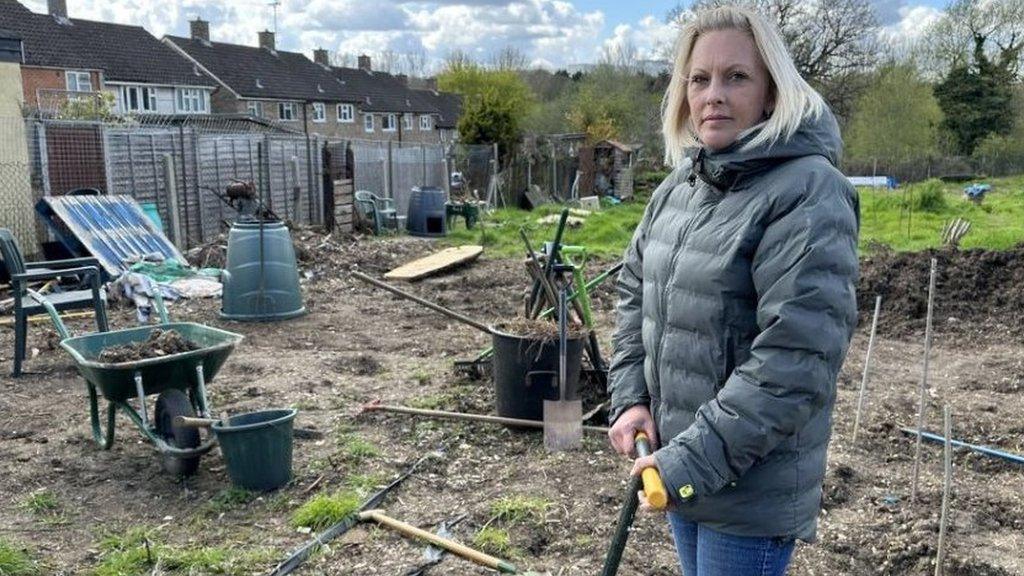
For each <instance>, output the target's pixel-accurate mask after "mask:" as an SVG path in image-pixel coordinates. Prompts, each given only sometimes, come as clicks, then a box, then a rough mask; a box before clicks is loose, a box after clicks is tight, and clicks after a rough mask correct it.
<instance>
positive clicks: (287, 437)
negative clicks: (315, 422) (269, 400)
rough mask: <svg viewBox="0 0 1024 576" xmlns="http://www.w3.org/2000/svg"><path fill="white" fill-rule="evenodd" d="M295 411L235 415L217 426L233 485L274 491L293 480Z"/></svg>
mask: <svg viewBox="0 0 1024 576" xmlns="http://www.w3.org/2000/svg"><path fill="white" fill-rule="evenodd" d="M295 414H296V411H295V410H293V409H282V410H263V411H260V412H250V413H248V414H239V415H238V416H232V417H230V418H228V419H227V420H221V421H220V422H217V423H215V424H214V425H213V431H214V433H215V434H216V435H217V442H218V443H219V444H220V452H221V454H223V455H224V461H225V463H226V464H227V469H228V476H229V477H231V483H232V484H234V485H236V486H238V487H240V488H245V489H246V490H260V491H265V490H274V489H275V488H280V487H281V486H284V485H285V484H287V483H288V481H289V480H291V479H292V423H293V421H294V420H295Z"/></svg>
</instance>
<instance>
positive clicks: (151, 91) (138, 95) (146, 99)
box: [118, 85, 157, 114]
mask: <svg viewBox="0 0 1024 576" xmlns="http://www.w3.org/2000/svg"><path fill="white" fill-rule="evenodd" d="M118 94H119V96H120V98H121V113H122V114H153V113H155V112H156V111H157V109H156V88H154V87H152V86H138V85H123V86H120V87H119V90H118ZM133 95H134V96H135V106H132V96H133Z"/></svg>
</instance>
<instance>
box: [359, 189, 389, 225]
mask: <svg viewBox="0 0 1024 576" xmlns="http://www.w3.org/2000/svg"><path fill="white" fill-rule="evenodd" d="M355 196H356V206H357V207H358V208H359V211H360V213H361V214H362V215H363V217H364V218H366V219H367V220H369V221H370V222H371V223H372V224H373V233H374V235H376V236H380V235H381V234H383V233H384V232H385V231H387V230H395V231H397V230H398V211H397V210H395V201H394V200H392V199H391V198H381V197H379V196H377V195H376V194H374V193H373V192H370V191H367V190H356V195H355Z"/></svg>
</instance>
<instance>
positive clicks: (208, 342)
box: [29, 290, 242, 476]
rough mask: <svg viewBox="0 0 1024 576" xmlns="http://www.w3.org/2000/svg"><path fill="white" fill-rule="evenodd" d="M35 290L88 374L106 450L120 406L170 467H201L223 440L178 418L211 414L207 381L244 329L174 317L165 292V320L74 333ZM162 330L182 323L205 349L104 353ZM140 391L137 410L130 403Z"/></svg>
mask: <svg viewBox="0 0 1024 576" xmlns="http://www.w3.org/2000/svg"><path fill="white" fill-rule="evenodd" d="M29 292H30V294H31V296H32V298H34V299H35V300H36V301H37V302H39V303H40V304H42V305H43V306H44V307H45V308H46V311H47V313H49V315H50V318H51V319H52V320H53V323H54V325H55V326H56V327H57V332H58V333H59V334H60V337H61V342H60V345H61V347H62V348H64V349H65V350H67V352H68V353H69V354H71V357H72V358H74V359H75V366H76V367H77V368H78V373H79V374H81V375H82V377H83V378H85V384H86V388H87V389H88V392H89V417H90V420H91V423H92V435H93V438H94V439H95V440H96V442H97V443H98V444H99V445H100V446H101V447H102V448H103V449H104V450H107V449H109V448H110V447H111V445H113V443H114V416H115V414H116V412H117V409H118V408H120V409H121V411H122V412H124V413H125V414H126V415H127V416H128V418H129V419H130V420H131V421H132V422H134V423H135V425H136V426H138V428H139V430H141V431H142V435H143V436H145V437H146V438H147V439H148V440H149V441H150V442H152V443H153V445H154V446H155V447H156V449H157V451H158V452H159V453H160V457H161V464H162V465H163V467H164V469H165V470H166V471H167V472H169V473H171V474H175V475H178V476H190V475H192V474H195V472H196V469H197V468H198V467H199V459H200V457H201V456H202V455H203V454H205V453H206V452H209V451H210V449H211V448H213V446H214V445H215V444H216V441H215V439H214V437H213V436H212V435H210V436H208V438H207V440H206V441H205V442H201V441H200V435H199V430H197V429H195V428H186V427H183V426H179V425H177V424H176V423H175V419H176V418H177V417H178V416H188V417H192V416H200V417H203V418H209V417H210V406H209V403H208V402H207V400H206V385H207V383H208V382H210V381H211V380H212V379H213V377H214V376H215V375H216V374H217V371H218V370H220V368H221V366H223V365H224V361H225V360H227V358H228V356H229V355H230V354H231V352H232V350H234V348H235V346H236V345H237V344H238V343H239V342H241V341H242V335H241V334H235V333H233V332H228V331H226V330H220V329H218V328H212V327H210V326H205V325H202V324H196V323H192V322H170V321H169V320H168V319H167V309H166V307H165V306H164V303H163V299H162V298H160V297H159V295H158V296H157V297H156V298H155V300H156V308H157V312H158V313H159V315H160V324H157V325H153V326H141V327H138V328H127V329H124V330H113V331H110V332H97V333H95V334H88V335H85V336H75V337H72V336H71V334H70V333H69V332H68V329H67V327H66V326H64V322H63V321H62V320H61V318H60V316H59V315H58V314H57V310H56V309H55V308H54V307H53V305H52V304H50V303H49V302H48V301H47V300H46V298H45V297H44V296H42V295H40V294H38V293H36V292H34V291H32V290H30V291H29ZM157 329H160V330H175V331H177V332H178V333H179V334H181V335H182V336H183V337H184V338H186V339H187V340H190V341H192V342H194V343H196V344H197V345H198V346H199V349H198V350H192V351H188V352H179V353H175V354H168V355H167V356H162V357H159V358H146V359H143V360H135V361H131V362H118V363H108V362H102V361H100V360H99V356H100V352H102V351H103V350H104V349H105V348H109V347H111V346H121V345H125V344H133V343H139V342H145V341H146V340H147V339H148V338H149V335H150V333H152V332H153V331H154V330H157ZM97 390H98V391H99V392H98V393H97ZM100 394H102V395H103V398H104V399H105V400H106V401H107V404H108V408H107V423H106V431H104V430H103V428H102V426H101V424H100V409H99V395H100ZM153 394H158V395H159V396H158V397H157V400H156V406H155V409H154V412H153V418H150V417H149V412H148V411H147V410H146V396H150V395H153ZM133 398H134V399H135V403H136V404H137V407H138V408H137V409H136V407H133V406H132V405H131V404H130V403H129V400H131V399H133Z"/></svg>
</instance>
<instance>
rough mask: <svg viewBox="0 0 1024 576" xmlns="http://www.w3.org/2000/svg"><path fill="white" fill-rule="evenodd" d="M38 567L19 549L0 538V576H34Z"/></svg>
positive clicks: (38, 571)
mask: <svg viewBox="0 0 1024 576" xmlns="http://www.w3.org/2000/svg"><path fill="white" fill-rule="evenodd" d="M37 574H40V570H39V567H38V566H37V565H36V564H35V562H33V561H32V558H31V557H29V555H28V553H27V552H25V551H24V550H22V549H21V548H20V547H17V546H15V545H14V544H11V543H10V542H8V541H6V540H4V539H3V538H0V576H36V575H37Z"/></svg>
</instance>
